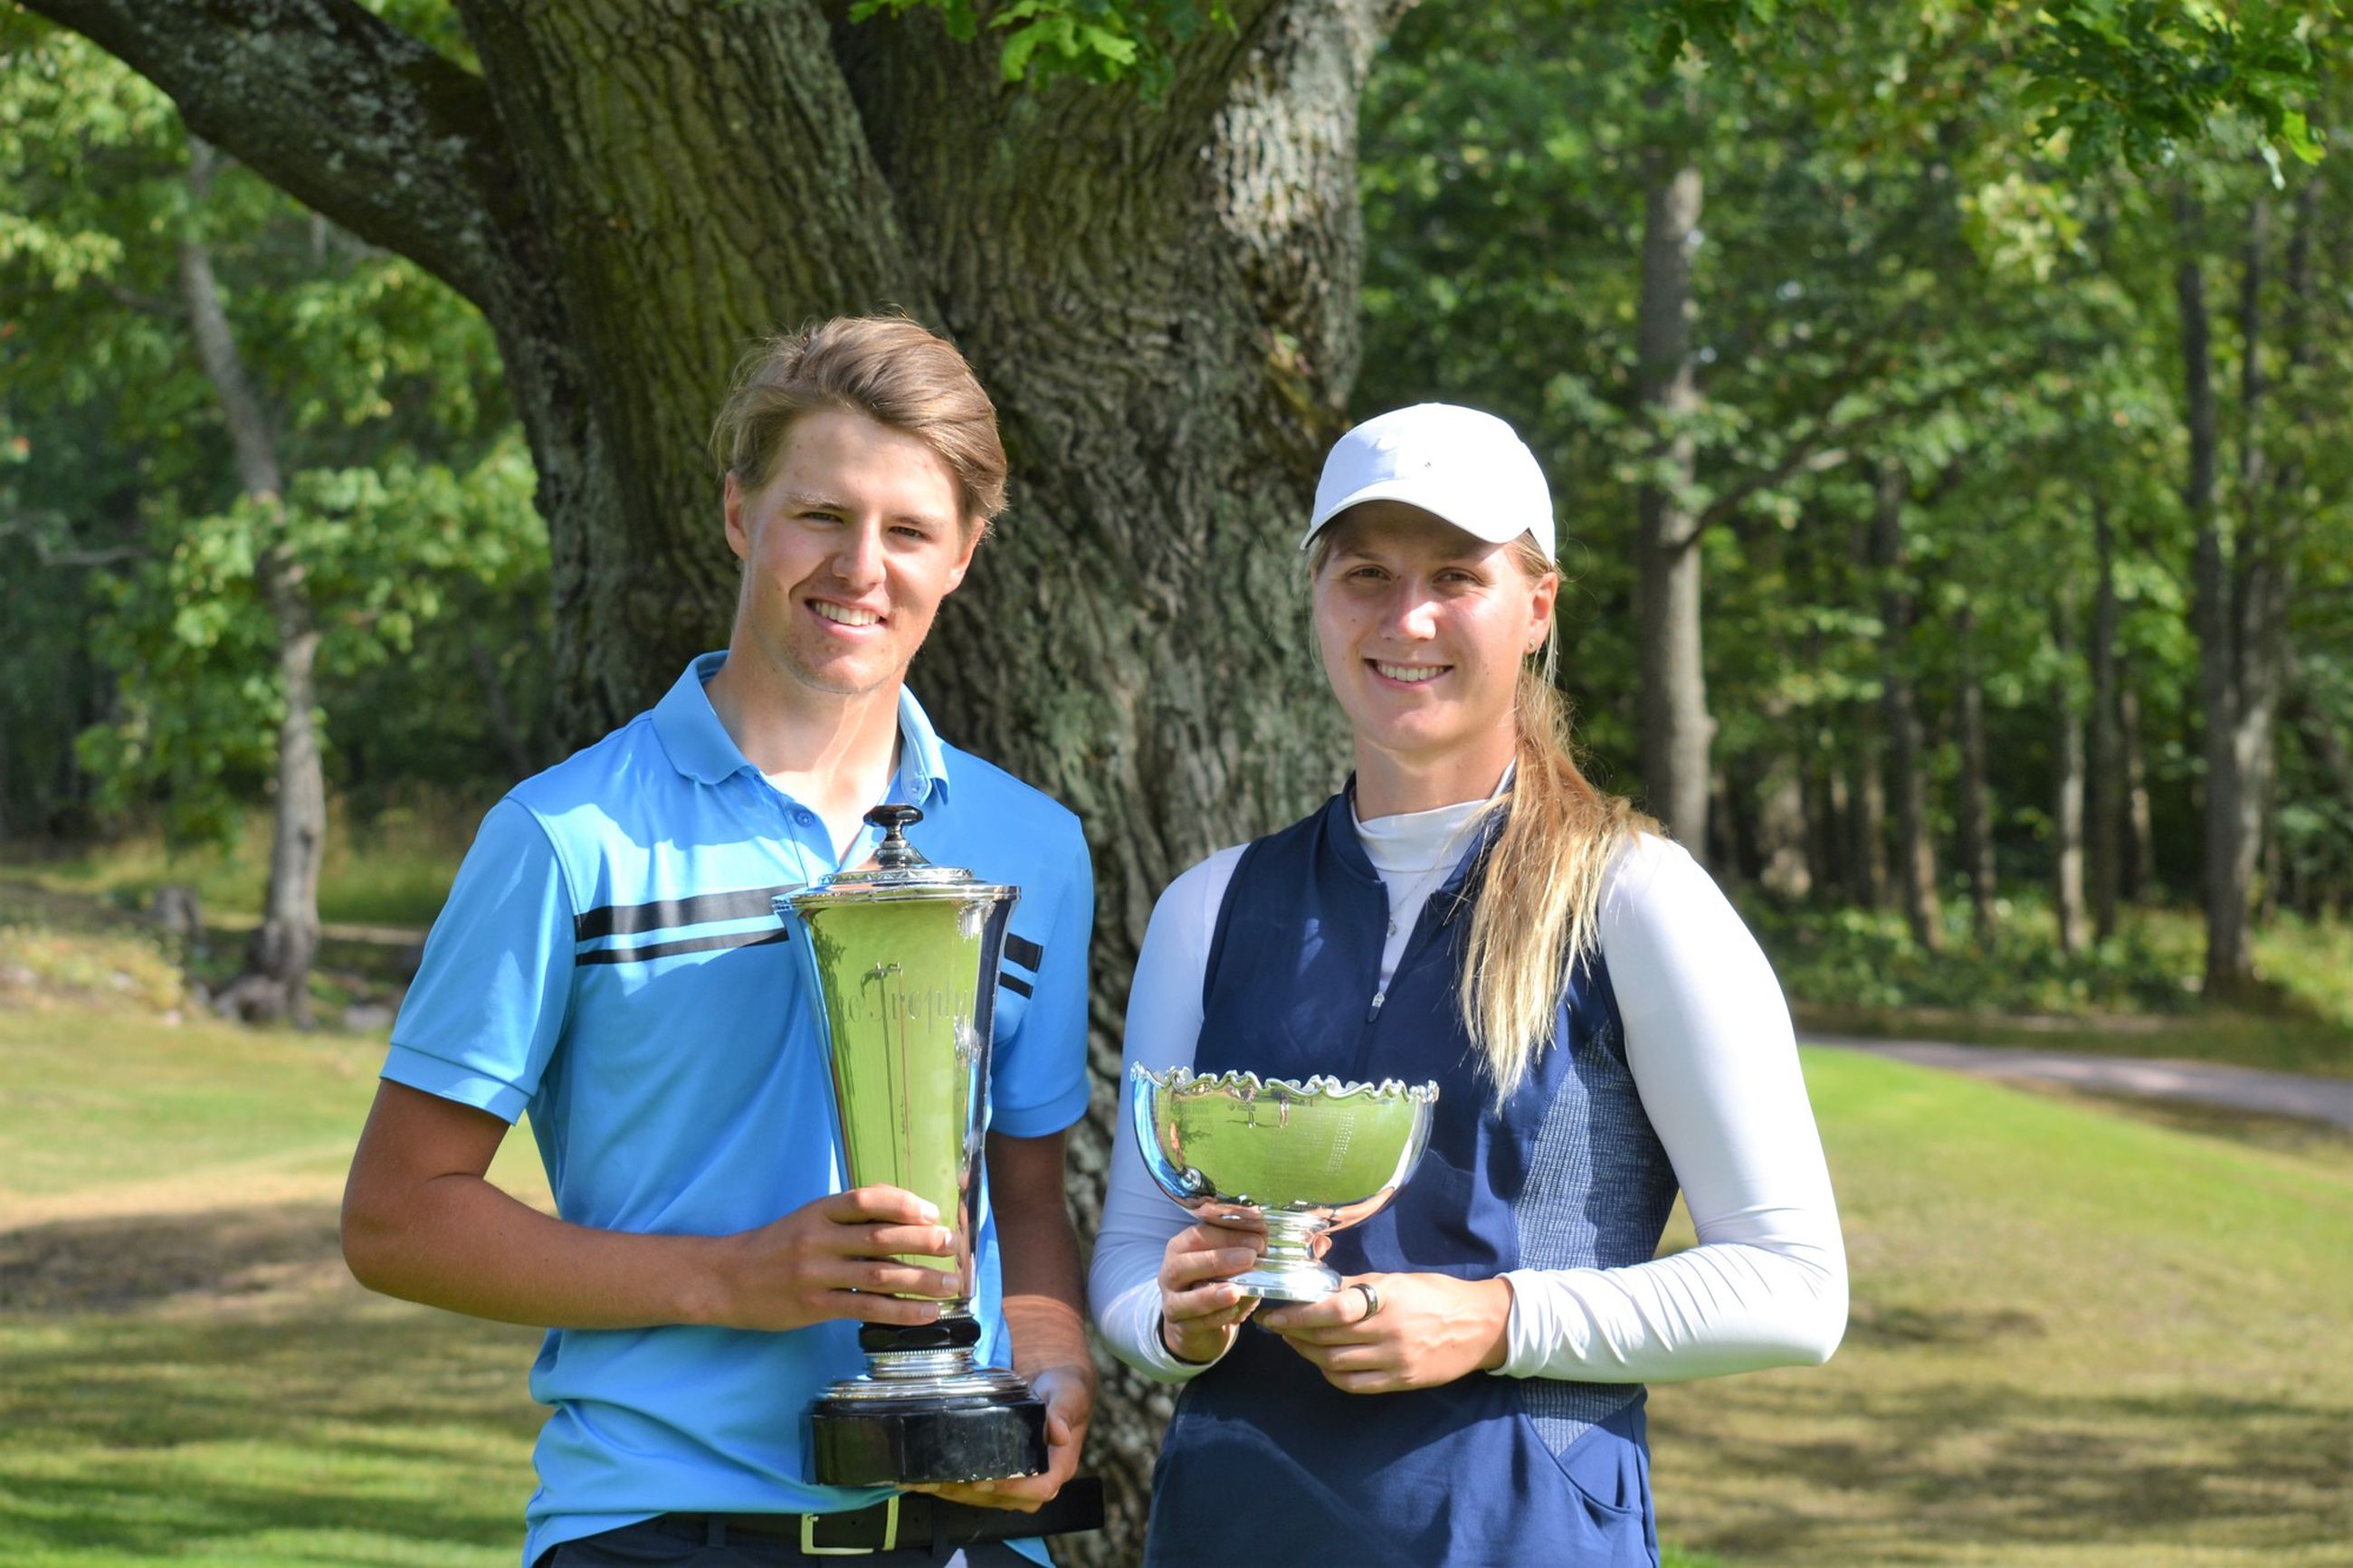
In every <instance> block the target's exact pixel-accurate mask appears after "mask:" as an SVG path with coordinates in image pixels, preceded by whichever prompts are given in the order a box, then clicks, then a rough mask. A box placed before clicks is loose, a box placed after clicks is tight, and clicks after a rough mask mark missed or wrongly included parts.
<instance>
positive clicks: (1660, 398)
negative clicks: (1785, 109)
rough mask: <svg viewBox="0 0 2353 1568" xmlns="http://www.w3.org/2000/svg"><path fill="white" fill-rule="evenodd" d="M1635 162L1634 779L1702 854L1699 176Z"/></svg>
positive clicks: (1694, 169)
mask: <svg viewBox="0 0 2353 1568" xmlns="http://www.w3.org/2000/svg"><path fill="white" fill-rule="evenodd" d="M1661 103H1662V95H1659V94H1653V95H1652V101H1651V108H1652V110H1653V112H1654V114H1655V113H1656V111H1657V110H1659V108H1660V106H1661ZM1662 138H1663V133H1662ZM1642 167H1643V175H1642V179H1643V223H1642V289H1641V301H1640V303H1639V305H1638V306H1637V311H1636V321H1635V336H1636V340H1637V342H1638V344H1639V349H1640V363H1639V365H1638V367H1637V371H1636V387H1635V395H1636V398H1637V401H1638V403H1639V405H1640V411H1641V416H1642V417H1643V418H1644V419H1645V420H1647V421H1648V422H1649V423H1650V425H1651V428H1652V430H1653V431H1654V432H1655V433H1656V447H1655V457H1654V458H1653V467H1654V468H1655V470H1656V472H1657V475H1658V477H1657V478H1655V479H1652V480H1651V482H1649V483H1647V484H1645V485H1643V486H1642V487H1641V490H1640V491H1639V492H1638V494H1637V497H1636V501H1635V509H1636V518H1635V545H1634V552H1635V579H1636V584H1637V588H1636V594H1637V600H1638V604H1639V606H1640V611H1641V613H1640V616H1639V618H1638V624H1637V627H1636V631H1637V634H1638V636H1639V637H1640V639H1641V659H1640V665H1641V708H1642V783H1643V786H1644V793H1645V794H1646V795H1648V797H1649V800H1648V804H1649V805H1650V808H1651V811H1652V813H1653V814H1654V815H1656V816H1659V817H1660V818H1661V819H1662V821H1663V822H1664V823H1665V825H1666V826H1667V827H1668V828H1669V829H1670V830H1671V831H1672V832H1673V834H1674V835H1675V837H1676V838H1677V839H1678V840H1679V841H1681V842H1682V843H1683V846H1684V847H1686V848H1688V849H1690V850H1691V851H1692V853H1693V854H1694V855H1697V856H1700V857H1702V858H1704V857H1705V856H1706V854H1707V847H1708V833H1707V812H1708V780H1709V773H1710V769H1709V759H1708V749H1709V746H1710V743H1711V742H1713V740H1714V739H1715V720H1714V719H1713V718H1711V717H1710V716H1709V714H1708V711H1707V683H1706V677H1705V670H1704V664H1703V662H1702V657H1701V628H1700V550H1699V540H1700V532H1701V530H1700V524H1699V521H1698V520H1697V518H1695V517H1694V514H1693V511H1692V508H1691V502H1690V499H1689V498H1690V492H1691V487H1692V484H1693V481H1694V462H1695V457H1696V451H1695V447H1694V441H1693V437H1692V435H1691V433H1690V428H1689V420H1690V418H1691V416H1692V414H1693V412H1694V410H1695V409H1696V408H1697V406H1698V404H1699V390H1698V384H1697V381H1696V379H1695V374H1696V373H1695V366H1694V363H1693V360H1692V348H1691V338H1692V314H1693V301H1692V281H1691V253H1692V247H1693V246H1694V244H1695V243H1696V242H1697V237H1698V230H1699V217H1700V205H1701V197H1702V190H1703V185H1702V181H1701V176H1700V171H1699V167H1698V165H1697V164H1696V163H1694V161H1693V160H1692V158H1691V156H1690V155H1689V153H1687V152H1684V151H1681V150H1679V149H1677V148H1676V147H1674V146H1672V145H1670V144H1669V143H1668V142H1666V141H1665V140H1663V139H1662V140H1660V141H1656V142H1653V143H1652V144H1651V147H1649V148H1648V149H1647V150H1646V151H1645V153H1643V164H1642Z"/></svg>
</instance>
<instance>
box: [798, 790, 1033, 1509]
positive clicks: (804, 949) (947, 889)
mask: <svg viewBox="0 0 2353 1568" xmlns="http://www.w3.org/2000/svg"><path fill="white" fill-rule="evenodd" d="M866 815H867V820H868V821H870V822H872V823H874V824H876V825H877V826H881V827H882V828H883V829H884V830H885V831H884V837H883V840H882V844H881V847H880V848H878V849H877V850H876V851H875V855H874V864H873V865H871V866H870V867H866V868H860V869H858V870H854V871H843V872H839V873H837V874H835V875H833V876H830V877H827V878H825V879H822V880H821V881H819V882H818V883H817V884H816V885H815V886H814V887H810V888H806V889H802V890H801V891H799V892H797V893H787V894H785V895H783V896H781V897H779V898H778V899H777V900H776V912H777V913H778V914H779V915H781V916H783V917H784V920H785V923H786V927H787V928H788V929H789V931H790V934H791V938H792V940H793V945H794V946H795V948H796V949H797V951H798V952H799V953H800V955H801V963H802V966H803V972H804V973H805V974H806V975H807V979H808V982H809V987H810V992H811V994H812V995H813V996H814V997H815V998H816V1002H817V1011H818V1026H819V1028H820V1031H821V1033H822V1036H823V1037H824V1039H825V1042H826V1049H827V1052H828V1059H829V1061H830V1065H831V1076H832V1079H833V1095H834V1110H835V1112H836V1114H837V1116H838V1117H839V1124H840V1133H841V1150H842V1159H843V1163H844V1165H845V1167H846V1168H845V1171H844V1177H845V1181H846V1184H847V1185H848V1186H850V1187H862V1186H873V1185H886V1186H894V1187H903V1188H905V1189H906V1190H907V1191H909V1192H911V1193H913V1194H915V1195H916V1196H918V1197H922V1198H925V1199H928V1200H930V1202H931V1203H932V1205H934V1207H935V1208H937V1209H938V1210H939V1214H940V1222H941V1224H943V1225H944V1226H948V1227H949V1228H950V1229H951V1230H952V1231H953V1232H954V1233H955V1245H956V1247H957V1256H956V1258H955V1264H954V1267H955V1272H956V1275H957V1277H958V1279H959V1281H960V1283H959V1285H958V1287H957V1289H956V1293H955V1297H954V1298H953V1299H951V1300H946V1301H944V1303H943V1310H942V1311H941V1315H940V1317H939V1318H938V1320H937V1321H934V1322H932V1323H928V1324H923V1325H920V1326H914V1327H903V1326H897V1325H890V1324H881V1323H867V1324H864V1325H861V1326H860V1330H859V1334H858V1343H859V1348H860V1349H861V1350H862V1351H864V1352H866V1361H867V1366H866V1371H865V1372H864V1373H861V1374H860V1375H859V1376H857V1377H854V1378H849V1379H847V1380H845V1381H843V1382H840V1383H837V1384H834V1385H833V1386H832V1387H830V1388H829V1389H828V1390H827V1391H826V1393H825V1394H824V1395H823V1396H822V1397H821V1398H819V1399H818V1402H817V1404H816V1405H814V1406H813V1407H812V1408H811V1411H810V1416H809V1422H810V1437H811V1441H810V1444H809V1454H810V1468H811V1470H812V1472H813V1473H812V1479H815V1480H816V1481H818V1483H819V1484H821V1485H827V1486H845V1487H864V1486H898V1487H903V1486H908V1485H913V1484H920V1483H923V1482H933V1481H973V1480H995V1479H1004V1478H1007V1477H1011V1476H1026V1475H1034V1474H1036V1473H1038V1472H1039V1471H1041V1470H1043V1469H1044V1468H1046V1412H1045V1406H1044V1405H1043V1404H1042V1403H1040V1402H1039V1399H1038V1397H1037V1395H1036V1394H1033V1393H1032V1392H1031V1391H1030V1389H1029V1384H1026V1383H1025V1382H1023V1381H1022V1380H1021V1378H1020V1377H1018V1375H1016V1374H1015V1373H1010V1372H1008V1371H1005V1370H1003V1369H1002V1368H998V1367H991V1366H987V1365H984V1364H981V1363H979V1362H978V1361H977V1360H976V1358H975V1356H974V1354H973V1347H974V1346H975V1345H976V1344H978V1343H979V1342H980V1323H979V1321H978V1320H977V1319H976V1318H975V1317H974V1316H973V1310H972V1295H973V1253H972V1247H973V1237H974V1232H975V1228H976V1220H977V1211H978V1205H979V1198H980V1190H981V1171H982V1152H983V1142H982V1128H983V1111H984V1108H985V1105H986V1097H987V1086H988V1053H989V1040H990V1030H991V1026H992V1024H993V1022H994V1017H995V1014H996V1004H997V964H998V962H999V960H1000V959H1001V957H1002V956H1003V952H1004V946H1005V932H1006V922H1007V921H1008V920H1009V919H1010V918H1011V916H1012V913H1013V905H1014V901H1015V900H1017V899H1018V898H1019V897H1020V889H1018V888H1010V887H1003V886H997V885H994V884H990V883H985V882H980V881H977V880H976V879H974V877H973V875H972V873H970V872H969V871H961V870H955V869H952V868H947V867H942V866H934V865H932V864H930V863H929V862H927V861H926V860H924V858H923V856H921V855H920V854H918V853H916V851H915V848H914V847H913V845H911V844H909V843H908V842H907V840H906V838H905V837H904V832H905V829H906V828H907V826H909V825H911V824H913V822H915V821H917V820H919V819H920V818H921V817H922V816H923V813H922V812H921V811H919V810H917V809H916V808H915V807H913V806H912V805H884V806H877V807H876V808H875V809H874V810H872V811H871V812H868V813H867V814H866ZM901 1261H902V1262H906V1263H912V1264H914V1265H916V1266H917V1267H919V1268H939V1267H940V1264H941V1260H940V1259H939V1258H913V1257H910V1258H902V1259H901Z"/></svg>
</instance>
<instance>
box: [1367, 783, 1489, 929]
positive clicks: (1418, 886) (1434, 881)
mask: <svg viewBox="0 0 2353 1568" xmlns="http://www.w3.org/2000/svg"><path fill="white" fill-rule="evenodd" d="M1478 820H1479V814H1478V813H1476V812H1473V813H1472V815H1471V817H1470V819H1469V820H1468V821H1466V822H1464V823H1463V824H1462V826H1460V827H1457V828H1456V829H1455V830H1454V831H1453V832H1452V833H1450V834H1448V835H1447V837H1446V842H1445V843H1444V844H1443V845H1441V846H1440V847H1439V851H1438V864H1436V865H1435V866H1432V867H1431V868H1430V869H1429V870H1427V871H1424V872H1423V873H1422V874H1421V875H1420V876H1419V877H1417V878H1415V879H1413V882H1412V883H1411V884H1410V885H1409V887H1408V888H1407V889H1406V890H1405V897H1404V898H1402V899H1399V900H1397V901H1396V902H1395V903H1393V904H1391V905H1390V906H1389V934H1390V935H1391V936H1395V935H1397V931H1398V910H1400V909H1402V908H1404V907H1406V906H1407V905H1409V904H1411V903H1412V902H1413V901H1414V900H1416V899H1417V898H1422V897H1425V896H1426V895H1428V894H1429V893H1430V891H1432V890H1433V889H1435V888H1436V887H1437V885H1438V882H1439V879H1441V878H1443V877H1444V876H1445V875H1446V873H1447V872H1449V871H1451V870H1452V869H1453V868H1454V858H1455V857H1454V852H1455V850H1456V849H1457V848H1458V847H1460V846H1461V843H1462V836H1463V834H1464V833H1466V832H1468V831H1469V830H1470V828H1471V826H1472V823H1475V822H1477V821H1478Z"/></svg>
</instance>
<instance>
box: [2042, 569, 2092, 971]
mask: <svg viewBox="0 0 2353 1568" xmlns="http://www.w3.org/2000/svg"><path fill="white" fill-rule="evenodd" d="M2051 640H2052V644H2053V645H2054V646H2055V647H2056V649H2057V651H2058V655H2059V659H2058V664H2059V668H2058V670H2057V673H2056V674H2054V675H2053V676H2052V682H2051V710H2052V718H2053V724H2052V737H2051V741H2052V767H2051V912H2052V918H2053V920H2054V921H2055V922H2056V924H2057V926H2058V928H2059V951H2060V952H2063V953H2065V954H2067V955H2068V956H2069V957H2070V958H2073V957H2076V956H2078V955H2080V954H2081V953H2082V952H2084V948H2085V947H2086V946H2087V945H2088V937H2087V932H2086V925H2087V922H2086V920H2085V910H2084V709H2083V703H2082V701H2081V700H2080V699H2079V698H2078V696H2077V694H2076V688H2075V668H2074V666H2075V621H2074V606H2073V605H2071V604H2069V603H2068V602H2067V595H2066V591H2065V589H2064V587H2062V589H2061V594H2060V596H2059V598H2057V599H2056V600H2054V601H2053V602H2052V606H2051Z"/></svg>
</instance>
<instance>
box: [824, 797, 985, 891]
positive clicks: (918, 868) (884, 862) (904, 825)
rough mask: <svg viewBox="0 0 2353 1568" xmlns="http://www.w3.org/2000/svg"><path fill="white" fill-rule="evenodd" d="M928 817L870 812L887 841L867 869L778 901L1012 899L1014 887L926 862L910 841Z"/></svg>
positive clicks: (898, 810)
mask: <svg viewBox="0 0 2353 1568" xmlns="http://www.w3.org/2000/svg"><path fill="white" fill-rule="evenodd" d="M866 820H867V821H869V822H871V823H872V824H873V825H874V826H877V827H879V828H881V829H882V842H881V844H879V845H877V846H876V847H875V849H874V858H873V859H872V860H871V861H869V862H868V863H867V864H865V865H863V866H854V867H851V868H849V869H848V870H843V871H836V872H834V873H833V874H832V875H830V876H826V877H820V878H818V879H817V880H816V882H814V883H812V884H811V885H810V886H808V887H806V888H803V889H801V890H800V891H799V892H797V893H787V894H785V895H783V896H782V897H781V898H779V899H778V900H777V902H779V903H790V904H791V905H792V906H793V907H794V908H796V909H798V908H800V907H802V906H803V905H805V904H810V903H818V902H824V903H833V902H836V901H848V900H852V899H860V898H868V899H892V898H902V899H903V898H922V897H924V896H926V895H930V896H934V897H936V896H942V895H945V896H949V897H954V898H957V899H988V898H1009V897H1011V896H1013V892H1014V889H1011V888H1008V887H1004V886H1001V885H998V884H997V883H993V882H984V881H982V880H980V879H978V878H976V877H975V876H974V875H973V874H972V873H971V872H970V871H967V870H965V869H963V868H960V867H955V866H934V865H933V864H932V863H931V862H930V861H929V860H926V859H924V858H923V851H922V850H920V849H917V848H916V847H914V846H913V844H910V843H908V842H907V833H906V830H907V829H908V828H909V827H912V826H914V825H915V824H916V823H918V822H921V821H922V820H923V809H922V808H921V807H920V806H913V805H878V806H876V807H875V808H874V809H873V810H871V811H870V812H868V813H867V814H866Z"/></svg>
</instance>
